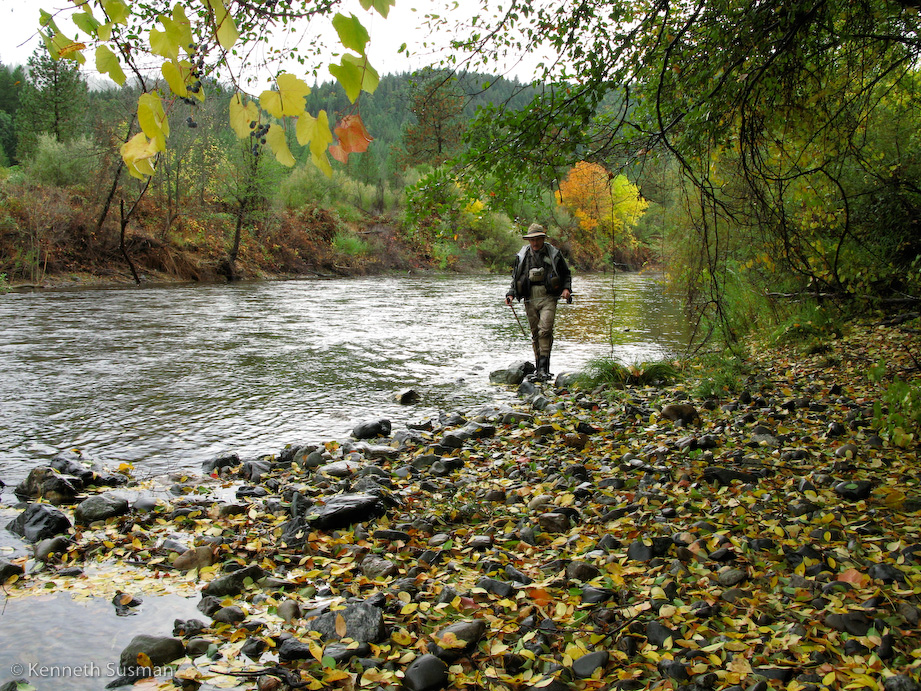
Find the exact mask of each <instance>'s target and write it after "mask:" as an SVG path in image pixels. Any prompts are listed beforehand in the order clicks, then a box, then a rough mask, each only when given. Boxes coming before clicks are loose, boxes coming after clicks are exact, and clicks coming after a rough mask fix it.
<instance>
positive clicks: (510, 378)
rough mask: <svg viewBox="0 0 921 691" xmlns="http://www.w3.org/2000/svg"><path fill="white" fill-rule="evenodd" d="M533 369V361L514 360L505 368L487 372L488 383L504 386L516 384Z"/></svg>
mask: <svg viewBox="0 0 921 691" xmlns="http://www.w3.org/2000/svg"><path fill="white" fill-rule="evenodd" d="M534 370H535V367H534V363H533V362H529V361H527V360H522V361H521V362H515V363H512V364H511V365H509V366H508V367H506V368H505V369H499V370H493V371H492V372H490V373H489V383H490V384H503V385H505V386H518V385H519V384H521V383H522V382H523V381H524V378H525V377H526V376H528V375H529V374H531V373H533V372H534Z"/></svg>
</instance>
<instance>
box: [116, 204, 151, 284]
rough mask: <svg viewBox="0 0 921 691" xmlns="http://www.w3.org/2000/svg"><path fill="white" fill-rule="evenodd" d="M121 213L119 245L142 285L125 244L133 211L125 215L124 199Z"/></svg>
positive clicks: (135, 278)
mask: <svg viewBox="0 0 921 691" xmlns="http://www.w3.org/2000/svg"><path fill="white" fill-rule="evenodd" d="M145 189H146V188H145ZM121 215H122V217H121V236H120V240H119V246H120V247H121V251H122V255H123V256H124V257H125V261H126V262H128V268H130V269H131V275H132V276H134V282H135V283H136V284H137V285H141V279H140V277H139V276H138V272H137V269H135V268H134V262H133V261H131V256H130V255H129V254H128V248H127V247H126V246H125V228H127V227H128V219H129V218H130V217H131V213H130V212H129V213H128V215H127V216H126V215H125V202H124V200H123V201H122V203H121Z"/></svg>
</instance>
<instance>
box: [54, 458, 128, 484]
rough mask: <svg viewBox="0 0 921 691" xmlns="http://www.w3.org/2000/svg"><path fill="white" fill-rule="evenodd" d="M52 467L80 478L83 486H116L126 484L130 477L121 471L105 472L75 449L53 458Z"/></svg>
mask: <svg viewBox="0 0 921 691" xmlns="http://www.w3.org/2000/svg"><path fill="white" fill-rule="evenodd" d="M51 467H52V468H54V469H55V470H57V471H58V472H59V473H63V474H64V475H72V476H73V477H76V478H78V479H79V480H80V483H81V485H82V486H83V487H89V486H92V485H96V486H99V487H115V486H117V485H124V484H126V483H127V482H128V478H127V477H126V476H125V475H122V474H121V473H104V472H102V471H101V470H99V468H98V467H97V466H96V464H94V463H87V462H86V461H85V460H83V458H82V457H81V456H80V455H79V454H76V453H74V452H73V451H63V452H61V453H60V454H58V455H57V456H55V457H54V458H52V459H51Z"/></svg>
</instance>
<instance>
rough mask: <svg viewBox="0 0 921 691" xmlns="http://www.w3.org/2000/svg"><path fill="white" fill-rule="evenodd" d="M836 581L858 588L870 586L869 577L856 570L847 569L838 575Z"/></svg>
mask: <svg viewBox="0 0 921 691" xmlns="http://www.w3.org/2000/svg"><path fill="white" fill-rule="evenodd" d="M837 580H839V581H843V582H844V583H850V584H851V585H854V586H857V587H858V588H866V587H867V586H868V585H869V584H870V577H869V576H868V575H867V574H865V573H861V572H860V571H858V570H857V569H848V570H847V571H844V572H842V573H839V574H838V579H837Z"/></svg>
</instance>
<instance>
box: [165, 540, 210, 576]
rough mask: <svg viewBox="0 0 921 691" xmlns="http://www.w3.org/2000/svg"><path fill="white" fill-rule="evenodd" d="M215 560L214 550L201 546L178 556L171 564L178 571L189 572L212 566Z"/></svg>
mask: <svg viewBox="0 0 921 691" xmlns="http://www.w3.org/2000/svg"><path fill="white" fill-rule="evenodd" d="M216 560H217V557H216V556H215V554H214V549H213V548H212V547H206V546H204V545H203V546H201V547H195V548H193V549H189V550H186V551H185V552H183V553H182V554H180V555H179V556H178V557H176V560H175V561H174V562H173V567H174V568H176V569H179V570H180V571H191V570H192V569H203V568H205V567H207V566H212V565H213V564H214V563H215V561H216Z"/></svg>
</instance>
